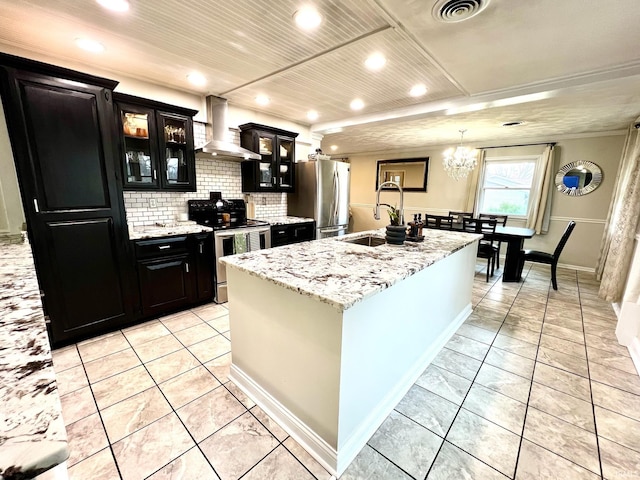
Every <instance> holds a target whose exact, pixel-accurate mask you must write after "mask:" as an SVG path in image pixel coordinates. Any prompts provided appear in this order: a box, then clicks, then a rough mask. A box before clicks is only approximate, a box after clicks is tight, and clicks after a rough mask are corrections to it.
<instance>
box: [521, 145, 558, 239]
mask: <svg viewBox="0 0 640 480" xmlns="http://www.w3.org/2000/svg"><path fill="white" fill-rule="evenodd" d="M554 151H555V149H554V147H553V145H547V148H545V149H544V152H543V153H542V160H541V162H540V163H541V165H542V169H541V172H540V175H537V177H536V178H537V186H536V188H535V190H534V191H535V192H537V198H535V199H534V200H533V204H532V208H531V212H530V213H529V218H528V219H527V228H533V229H534V230H535V231H536V234H537V235H540V234H541V233H542V234H546V233H547V232H548V231H549V218H550V217H551V192H552V183H551V182H552V181H553V176H554V171H553V152H554Z"/></svg>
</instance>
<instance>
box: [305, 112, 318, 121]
mask: <svg viewBox="0 0 640 480" xmlns="http://www.w3.org/2000/svg"><path fill="white" fill-rule="evenodd" d="M319 116H320V115H319V114H318V112H316V111H315V110H309V111H308V112H307V118H308V119H309V120H311V121H312V122H313V121H314V120H317V119H318V117H319Z"/></svg>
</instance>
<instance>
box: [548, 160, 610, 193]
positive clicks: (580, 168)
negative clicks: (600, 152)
mask: <svg viewBox="0 0 640 480" xmlns="http://www.w3.org/2000/svg"><path fill="white" fill-rule="evenodd" d="M600 182H602V170H600V167H599V166H598V165H596V164H595V163H593V162H586V161H583V160H578V161H576V162H571V163H567V164H566V165H565V166H564V167H562V168H561V169H560V170H558V173H557V174H556V188H557V189H558V191H559V192H562V193H564V194H565V195H569V196H572V197H579V196H580V195H586V194H587V193H591V192H593V191H594V190H595V189H596V188H598V185H600Z"/></svg>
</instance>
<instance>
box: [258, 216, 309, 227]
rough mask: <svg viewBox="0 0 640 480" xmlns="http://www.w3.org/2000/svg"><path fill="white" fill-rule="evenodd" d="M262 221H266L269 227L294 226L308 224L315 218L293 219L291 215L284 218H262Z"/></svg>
mask: <svg viewBox="0 0 640 480" xmlns="http://www.w3.org/2000/svg"><path fill="white" fill-rule="evenodd" d="M260 220H264V221H265V222H267V223H268V224H269V225H274V226H276V225H293V224H296V223H307V222H313V221H314V220H313V218H306V217H292V216H290V215H287V216H284V217H266V218H261V219H260Z"/></svg>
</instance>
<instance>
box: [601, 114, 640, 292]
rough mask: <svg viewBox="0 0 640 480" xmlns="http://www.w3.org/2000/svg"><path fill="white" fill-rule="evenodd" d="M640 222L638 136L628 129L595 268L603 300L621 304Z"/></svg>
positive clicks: (639, 153)
mask: <svg viewBox="0 0 640 480" xmlns="http://www.w3.org/2000/svg"><path fill="white" fill-rule="evenodd" d="M639 221H640V135H639V134H638V130H637V129H635V128H634V127H633V126H631V127H629V132H628V134H627V140H626V142H625V147H624V150H623V152H622V160H621V162H620V168H619V170H618V176H617V178H616V185H615V187H614V194H613V198H612V200H611V206H610V208H609V215H608V218H607V223H606V226H605V232H604V236H603V240H602V246H601V249H600V258H599V260H598V266H597V268H596V276H597V278H598V279H599V280H601V283H600V291H599V296H600V298H603V299H604V300H607V301H609V302H619V301H620V300H622V295H623V293H624V290H625V285H626V283H627V276H628V274H629V269H630V267H631V259H632V257H633V251H634V242H635V236H636V232H637V231H638V223H639ZM631 280H632V281H633V280H634V279H631ZM635 281H636V282H637V281H639V280H638V279H635Z"/></svg>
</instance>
